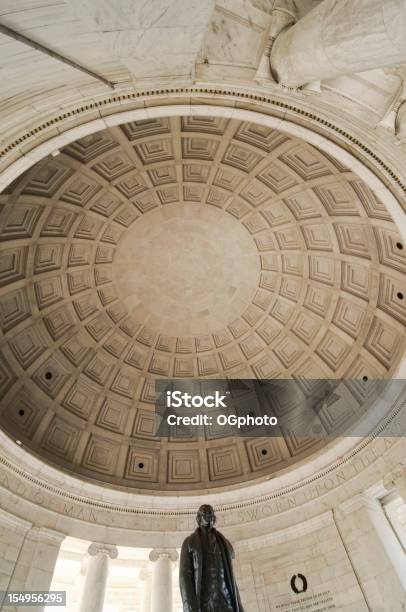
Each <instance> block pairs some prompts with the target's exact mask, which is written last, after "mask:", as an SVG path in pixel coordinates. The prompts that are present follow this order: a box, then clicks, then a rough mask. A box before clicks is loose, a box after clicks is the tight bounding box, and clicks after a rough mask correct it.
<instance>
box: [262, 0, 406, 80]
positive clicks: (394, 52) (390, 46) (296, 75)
mask: <svg viewBox="0 0 406 612" xmlns="http://www.w3.org/2000/svg"><path fill="white" fill-rule="evenodd" d="M405 32H406V2H405V0H323V2H321V3H320V4H319V5H317V6H316V7H315V8H314V9H313V10H312V11H310V12H309V13H308V14H307V15H306V16H305V17H304V18H303V19H301V20H300V21H298V22H297V23H296V24H295V25H294V26H292V27H291V28H289V29H286V30H284V31H283V32H282V33H281V34H280V35H279V36H278V38H277V39H276V41H275V43H274V45H273V48H272V51H271V57H270V62H271V70H272V73H273V75H274V77H275V78H276V80H277V81H278V82H279V83H281V84H282V85H286V86H288V87H299V86H301V85H305V84H306V83H311V82H314V81H320V80H325V79H331V78H334V77H337V76H340V75H343V74H353V73H357V72H362V71H365V70H372V69H375V68H380V67H381V68H384V67H386V66H392V65H395V64H400V63H403V62H405V61H406V36H405Z"/></svg>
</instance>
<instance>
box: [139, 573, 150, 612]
mask: <svg viewBox="0 0 406 612" xmlns="http://www.w3.org/2000/svg"><path fill="white" fill-rule="evenodd" d="M139 579H140V580H141V581H142V582H144V596H143V598H142V608H141V610H142V612H151V593H152V589H151V586H152V585H151V581H152V574H151V568H150V567H149V566H148V567H143V568H142V569H141V571H140V574H139Z"/></svg>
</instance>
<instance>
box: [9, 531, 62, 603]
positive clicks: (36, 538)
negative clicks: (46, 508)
mask: <svg viewBox="0 0 406 612" xmlns="http://www.w3.org/2000/svg"><path fill="white" fill-rule="evenodd" d="M64 539H65V535H64V534H62V533H60V532H59V531H54V530H53V529H47V528H45V527H31V528H30V529H29V530H28V531H26V533H25V535H24V539H23V540H22V543H21V547H20V550H19V553H18V557H17V559H16V562H15V565H14V568H13V572H12V574H11V576H10V580H9V583H8V586H7V590H8V591H49V590H50V586H51V582H52V577H53V574H54V569H55V564H56V561H57V559H58V555H59V550H60V547H61V544H62V542H63V540H64ZM8 609H9V610H13V609H14V608H13V607H11V606H10V607H8ZM16 609H17V608H16ZM44 609H45V608H44V606H35V607H32V608H30V610H32V611H33V612H42V611H43V610H44Z"/></svg>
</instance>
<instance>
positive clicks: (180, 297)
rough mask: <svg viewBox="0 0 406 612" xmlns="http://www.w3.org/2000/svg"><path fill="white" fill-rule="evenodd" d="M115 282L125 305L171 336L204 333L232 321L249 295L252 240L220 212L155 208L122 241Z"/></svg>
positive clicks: (254, 273) (253, 281)
mask: <svg viewBox="0 0 406 612" xmlns="http://www.w3.org/2000/svg"><path fill="white" fill-rule="evenodd" d="M113 268H114V270H113V271H114V282H115V284H116V287H117V291H118V293H119V295H120V297H121V299H122V300H123V301H125V303H126V305H127V306H128V308H129V309H130V310H132V311H133V312H134V311H135V312H136V314H137V316H138V317H140V315H141V316H143V318H144V319H145V317H148V318H149V319H150V324H151V323H153V324H154V325H155V326H157V327H158V328H159V329H165V328H166V327H170V329H168V332H170V333H180V334H184V333H185V332H186V331H187V333H193V334H195V333H204V332H207V331H212V330H213V328H214V329H216V328H217V327H218V326H221V325H224V324H225V323H227V322H230V321H231V320H232V319H233V318H235V317H236V316H238V315H239V314H240V312H241V309H242V308H244V306H246V305H247V304H249V302H250V301H251V300H252V297H253V295H254V293H255V290H256V288H257V287H258V279H259V274H260V264H259V256H258V251H257V249H256V246H255V243H254V241H253V240H252V238H251V237H250V235H249V233H248V231H246V230H245V229H244V228H243V227H242V226H241V224H240V223H238V222H237V221H236V220H235V219H234V218H233V217H231V216H230V215H229V214H227V213H225V212H224V211H221V210H217V209H215V208H213V209H209V208H207V207H204V208H203V207H193V208H189V207H184V206H183V205H181V204H179V205H177V206H173V207H171V210H170V211H169V210H168V211H165V210H158V211H153V212H151V213H149V214H148V215H145V216H144V217H143V218H142V219H139V220H137V222H136V223H135V224H134V225H133V228H132V229H130V230H129V231H128V232H127V233H126V235H125V237H124V239H123V240H122V241H121V242H120V244H119V247H118V249H117V253H116V257H115V261H114V266H113Z"/></svg>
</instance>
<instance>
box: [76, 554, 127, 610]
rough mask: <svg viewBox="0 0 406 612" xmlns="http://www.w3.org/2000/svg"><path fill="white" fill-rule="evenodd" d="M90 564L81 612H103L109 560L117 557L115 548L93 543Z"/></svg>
mask: <svg viewBox="0 0 406 612" xmlns="http://www.w3.org/2000/svg"><path fill="white" fill-rule="evenodd" d="M88 552H89V555H90V558H89V564H88V567H87V572H86V579H85V584H84V587H83V593H82V598H81V602H80V612H103V605H104V598H105V595H106V585H107V576H108V570H109V559H115V558H116V557H117V554H118V553H117V549H116V548H115V546H108V545H106V544H98V543H93V544H91V545H90V546H89V551H88Z"/></svg>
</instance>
